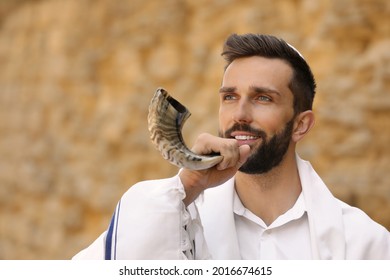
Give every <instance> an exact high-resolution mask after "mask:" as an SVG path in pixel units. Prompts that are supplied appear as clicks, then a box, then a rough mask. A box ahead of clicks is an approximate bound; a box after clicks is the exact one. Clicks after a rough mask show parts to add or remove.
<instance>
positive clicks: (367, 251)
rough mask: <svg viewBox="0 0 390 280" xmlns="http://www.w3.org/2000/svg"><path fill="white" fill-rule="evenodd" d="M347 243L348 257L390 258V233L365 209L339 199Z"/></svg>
mask: <svg viewBox="0 0 390 280" xmlns="http://www.w3.org/2000/svg"><path fill="white" fill-rule="evenodd" d="M339 203H340V206H341V209H342V217H343V224H344V231H345V238H346V245H347V248H346V249H347V252H346V253H347V257H348V256H349V258H352V259H353V258H360V259H382V258H384V259H389V258H390V233H389V231H388V230H387V229H386V228H385V227H383V226H382V225H380V224H379V223H377V222H375V221H374V220H373V219H371V218H370V217H369V216H368V215H367V214H366V213H365V212H364V211H362V210H361V209H359V208H356V207H353V206H350V205H348V204H346V203H344V202H342V201H339Z"/></svg>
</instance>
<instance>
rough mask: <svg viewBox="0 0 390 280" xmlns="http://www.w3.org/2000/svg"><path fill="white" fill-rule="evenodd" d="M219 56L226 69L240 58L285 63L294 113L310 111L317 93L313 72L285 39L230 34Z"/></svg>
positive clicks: (259, 35)
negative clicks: (223, 61)
mask: <svg viewBox="0 0 390 280" xmlns="http://www.w3.org/2000/svg"><path fill="white" fill-rule="evenodd" d="M222 56H223V57H224V58H225V60H226V61H227V65H226V68H227V67H228V66H229V65H230V63H232V62H233V61H234V60H235V59H237V58H242V57H250V56H261V57H266V58H278V59H282V60H284V61H285V62H287V63H288V64H289V65H290V66H291V68H292V69H293V77H292V79H291V82H290V85H289V88H290V89H291V91H292V93H293V95H294V112H295V114H298V113H300V112H303V111H306V110H312V107H313V99H314V95H315V90H316V83H315V80H314V76H313V73H312V72H311V70H310V67H309V65H308V64H307V63H306V61H305V59H304V58H303V57H302V56H301V54H300V53H299V52H298V51H297V50H296V49H294V48H293V47H292V46H291V45H289V44H287V43H286V42H285V41H284V40H282V39H279V38H277V37H275V36H271V35H261V34H244V35H237V34H232V35H230V36H229V37H228V38H227V40H226V42H225V44H224V46H223V52H222ZM226 68H225V70H226Z"/></svg>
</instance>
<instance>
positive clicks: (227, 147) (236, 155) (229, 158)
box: [217, 139, 240, 170]
mask: <svg viewBox="0 0 390 280" xmlns="http://www.w3.org/2000/svg"><path fill="white" fill-rule="evenodd" d="M220 153H221V155H222V156H223V160H222V162H220V163H219V164H218V165H217V169H218V170H224V169H228V168H231V167H235V166H236V165H237V162H238V161H239V159H240V150H239V146H238V142H237V141H236V140H234V139H224V143H223V145H221V147H220Z"/></svg>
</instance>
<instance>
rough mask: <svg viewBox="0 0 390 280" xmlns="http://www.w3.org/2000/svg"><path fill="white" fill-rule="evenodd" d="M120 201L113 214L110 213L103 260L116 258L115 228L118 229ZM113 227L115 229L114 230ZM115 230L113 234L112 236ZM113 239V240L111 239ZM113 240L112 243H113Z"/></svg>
mask: <svg viewBox="0 0 390 280" xmlns="http://www.w3.org/2000/svg"><path fill="white" fill-rule="evenodd" d="M120 205H121V203H120V201H119V203H118V206H117V207H116V210H115V212H114V214H113V215H112V218H111V222H110V226H109V228H108V231H107V235H106V248H105V254H104V259H105V260H112V259H114V260H115V259H116V242H117V229H118V217H119V210H120ZM114 228H115V231H114ZM114 232H115V236H114ZM113 239H114V240H113ZM113 241H114V243H113ZM113 246H114V255H112V253H113V252H112V247H113Z"/></svg>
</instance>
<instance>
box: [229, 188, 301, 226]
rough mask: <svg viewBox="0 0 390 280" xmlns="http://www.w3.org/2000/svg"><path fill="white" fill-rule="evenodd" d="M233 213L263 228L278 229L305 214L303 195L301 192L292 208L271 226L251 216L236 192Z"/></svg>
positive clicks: (253, 215)
mask: <svg viewBox="0 0 390 280" xmlns="http://www.w3.org/2000/svg"><path fill="white" fill-rule="evenodd" d="M233 211H234V213H235V214H237V215H239V216H242V217H245V218H247V219H249V220H251V221H253V222H255V223H256V224H258V225H260V226H261V227H263V228H266V229H271V228H276V227H280V226H282V225H284V224H286V223H288V222H290V221H293V220H298V219H300V218H301V217H302V216H303V215H304V214H305V212H306V205H305V200H304V198H303V194H302V192H301V193H300V195H299V196H298V199H297V201H296V202H295V204H294V205H293V207H291V208H290V209H289V210H287V212H286V213H284V214H282V215H280V216H279V217H278V218H276V220H275V221H274V222H273V223H272V224H271V225H269V226H267V225H266V224H265V223H264V221H263V220H262V219H261V218H259V217H258V216H256V215H255V214H253V213H252V212H251V211H250V210H248V209H246V208H245V206H244V205H243V204H242V202H241V200H240V198H239V196H238V194H237V192H236V190H234V196H233Z"/></svg>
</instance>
